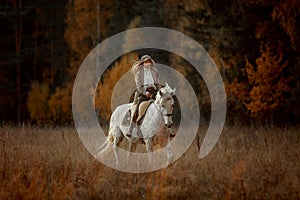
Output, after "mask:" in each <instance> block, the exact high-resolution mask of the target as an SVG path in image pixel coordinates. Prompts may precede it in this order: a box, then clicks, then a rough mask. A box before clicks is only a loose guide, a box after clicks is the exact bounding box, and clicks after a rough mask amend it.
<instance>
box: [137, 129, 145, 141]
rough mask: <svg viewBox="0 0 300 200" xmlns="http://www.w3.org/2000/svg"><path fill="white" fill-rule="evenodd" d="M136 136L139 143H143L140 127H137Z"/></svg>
mask: <svg viewBox="0 0 300 200" xmlns="http://www.w3.org/2000/svg"><path fill="white" fill-rule="evenodd" d="M137 135H138V138H139V139H140V141H141V142H144V136H143V134H142V131H141V127H140V126H139V125H138V126H137Z"/></svg>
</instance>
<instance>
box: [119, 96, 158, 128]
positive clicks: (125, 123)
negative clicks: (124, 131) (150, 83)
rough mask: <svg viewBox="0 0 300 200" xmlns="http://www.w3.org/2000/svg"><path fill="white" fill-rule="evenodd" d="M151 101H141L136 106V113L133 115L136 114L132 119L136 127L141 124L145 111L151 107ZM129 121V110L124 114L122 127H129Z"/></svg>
mask: <svg viewBox="0 0 300 200" xmlns="http://www.w3.org/2000/svg"><path fill="white" fill-rule="evenodd" d="M153 101H154V100H153V99H150V100H148V101H142V102H141V103H139V104H138V105H137V106H138V108H137V109H136V112H135V113H134V114H136V115H137V116H136V117H134V118H133V119H134V122H135V123H137V125H138V126H140V125H141V124H142V121H143V118H144V116H145V114H146V111H147V109H148V108H149V106H150V105H151V103H152V102H153ZM130 119H131V109H129V110H128V111H127V113H126V114H125V117H124V118H123V120H122V125H123V126H129V125H130Z"/></svg>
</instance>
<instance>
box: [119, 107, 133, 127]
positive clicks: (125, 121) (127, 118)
mask: <svg viewBox="0 0 300 200" xmlns="http://www.w3.org/2000/svg"><path fill="white" fill-rule="evenodd" d="M130 118H131V111H130V109H129V110H128V111H127V112H126V114H125V117H124V118H123V120H122V123H121V124H122V125H123V126H129V125H130Z"/></svg>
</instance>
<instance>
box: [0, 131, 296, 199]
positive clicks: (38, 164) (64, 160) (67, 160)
mask: <svg viewBox="0 0 300 200" xmlns="http://www.w3.org/2000/svg"><path fill="white" fill-rule="evenodd" d="M196 144H197V143H196V142H194V143H193V144H192V146H191V147H190V148H189V150H188V151H187V152H186V153H185V154H184V155H183V156H182V157H181V158H180V159H179V160H177V161H175V162H174V163H173V164H172V165H171V166H169V167H167V168H165V169H163V170H159V171H156V172H151V173H145V174H127V173H123V172H118V171H116V170H114V169H110V168H108V167H106V166H104V165H102V164H101V163H99V162H98V161H97V160H95V159H94V158H93V157H92V156H91V155H90V154H89V153H88V152H87V151H86V149H85V148H84V147H83V145H82V143H81V141H80V140H79V139H78V136H77V133H76V130H75V129H74V128H34V127H23V128H16V127H10V126H6V127H2V128H0V146H1V147H0V149H1V151H0V159H1V160H0V199H300V169H299V166H300V151H299V145H300V132H299V130H298V129H287V130H282V129H279V128H272V129H265V128H235V127H226V128H225V129H224V131H223V133H222V135H221V138H220V140H219V142H218V144H217V145H216V146H215V148H214V149H213V151H212V152H211V153H210V154H209V155H208V156H206V157H205V158H204V159H201V160H200V159H198V157H197V145H196Z"/></svg>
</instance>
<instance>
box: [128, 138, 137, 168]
mask: <svg viewBox="0 0 300 200" xmlns="http://www.w3.org/2000/svg"><path fill="white" fill-rule="evenodd" d="M135 150H136V144H134V143H133V142H132V141H129V146H128V151H127V159H126V163H127V165H129V157H130V154H131V152H135Z"/></svg>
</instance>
